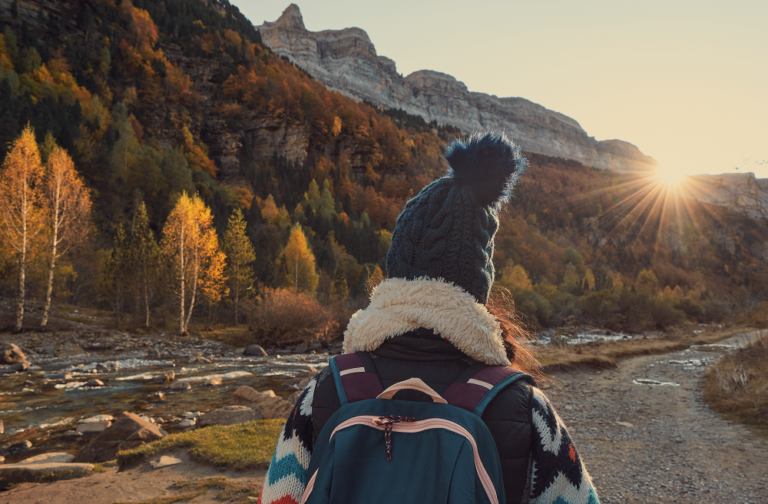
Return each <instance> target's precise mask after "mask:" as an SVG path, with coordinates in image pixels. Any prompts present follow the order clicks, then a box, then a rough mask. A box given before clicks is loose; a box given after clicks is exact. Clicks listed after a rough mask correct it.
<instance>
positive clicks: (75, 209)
mask: <svg viewBox="0 0 768 504" xmlns="http://www.w3.org/2000/svg"><path fill="white" fill-rule="evenodd" d="M47 168H48V169H47V171H46V173H45V179H44V182H43V194H42V196H43V197H42V201H43V206H44V210H45V214H46V218H47V220H48V225H49V226H50V235H51V242H50V249H49V254H50V258H51V262H50V264H49V268H48V289H47V290H46V295H45V309H44V310H43V320H42V322H41V323H40V326H41V327H42V328H45V327H46V325H47V324H48V316H49V314H50V310H51V298H52V294H53V276H54V270H55V269H56V260H57V259H59V258H60V257H62V256H63V255H64V254H66V253H67V252H68V251H69V250H70V249H71V248H73V247H74V246H76V245H77V244H79V243H82V241H83V239H84V237H85V236H86V235H87V234H88V228H89V217H90V214H91V197H90V192H89V191H88V189H87V188H86V187H85V184H83V181H82V180H80V177H78V175H77V171H75V164H74V163H73V162H72V158H70V157H69V154H67V152H66V151H65V150H64V149H62V148H61V147H58V146H56V147H55V148H54V149H53V152H52V153H51V154H50V155H49V156H48V167H47Z"/></svg>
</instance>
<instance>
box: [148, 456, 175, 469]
mask: <svg viewBox="0 0 768 504" xmlns="http://www.w3.org/2000/svg"><path fill="white" fill-rule="evenodd" d="M181 462H182V461H181V459H178V458H176V457H170V456H168V455H163V456H162V457H160V460H152V461H150V462H149V465H151V466H152V467H153V468H155V469H162V468H163V467H168V466H173V465H176V464H181Z"/></svg>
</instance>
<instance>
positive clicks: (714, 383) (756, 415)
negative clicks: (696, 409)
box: [704, 336, 768, 437]
mask: <svg viewBox="0 0 768 504" xmlns="http://www.w3.org/2000/svg"><path fill="white" fill-rule="evenodd" d="M704 401H705V402H706V403H707V404H708V405H709V407H710V408H712V409H713V410H715V411H717V412H718V413H721V414H723V416H725V418H727V419H729V420H733V421H736V422H739V423H743V424H745V425H747V426H749V427H751V428H753V429H754V430H755V431H756V432H758V433H759V434H761V435H762V436H764V437H768V336H763V337H762V338H761V339H759V340H757V341H756V342H755V343H753V344H751V345H748V346H747V347H745V348H741V349H739V350H737V351H736V352H733V353H732V354H729V355H726V356H724V357H723V358H722V359H720V360H719V361H718V362H717V364H716V365H715V366H714V367H713V368H712V369H710V370H709V372H707V374H706V376H705V377H704Z"/></svg>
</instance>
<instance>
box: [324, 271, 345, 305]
mask: <svg viewBox="0 0 768 504" xmlns="http://www.w3.org/2000/svg"><path fill="white" fill-rule="evenodd" d="M329 297H330V299H331V302H333V303H346V302H347V301H349V285H347V277H346V276H345V275H344V269H343V268H342V267H341V265H337V266H336V269H335V270H334V272H333V282H332V283H331V292H330V296H329Z"/></svg>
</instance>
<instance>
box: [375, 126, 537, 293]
mask: <svg viewBox="0 0 768 504" xmlns="http://www.w3.org/2000/svg"><path fill="white" fill-rule="evenodd" d="M445 158H446V161H447V162H448V164H449V165H450V167H451V170H450V171H449V173H448V175H447V176H445V177H443V178H441V179H439V180H436V181H435V182H433V183H431V184H429V185H428V186H426V187H425V188H423V189H422V190H421V192H419V194H417V195H416V196H415V197H414V198H413V199H411V200H410V201H408V203H406V205H405V208H404V209H403V211H402V212H401V213H400V216H399V217H398V218H397V225H396V226H395V230H394V232H393V234H392V245H391V246H390V247H389V252H388V253H387V275H388V276H389V277H390V278H403V279H407V280H413V279H416V278H421V277H431V278H444V279H446V280H447V281H449V282H453V283H454V284H456V285H458V286H459V287H461V288H462V289H464V290H465V291H467V292H469V293H470V294H471V295H472V296H474V297H475V299H476V300H477V301H479V302H480V303H482V304H485V303H486V302H487V300H488V293H489V292H490V289H491V285H493V279H494V276H495V271H494V267H493V260H492V259H493V238H494V236H495V235H496V231H497V230H498V228H499V216H498V211H499V210H500V209H501V207H502V206H503V205H504V203H506V201H507V200H508V199H509V198H510V195H511V192H512V187H513V186H514V184H515V183H516V181H517V179H518V178H519V176H520V173H521V172H522V171H523V170H524V169H525V164H526V161H525V158H524V157H523V156H522V154H521V151H520V148H519V147H518V146H516V145H515V144H514V142H512V141H511V140H509V139H508V138H507V137H506V136H504V135H503V134H496V133H478V134H473V135H470V136H469V137H468V138H467V139H466V140H455V141H454V142H453V143H452V144H451V145H450V146H448V148H447V152H446V157H445Z"/></svg>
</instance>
